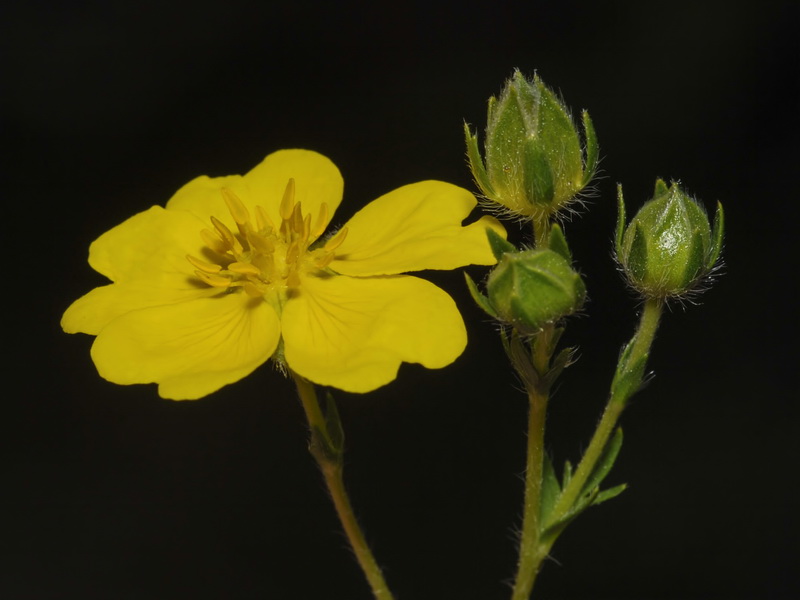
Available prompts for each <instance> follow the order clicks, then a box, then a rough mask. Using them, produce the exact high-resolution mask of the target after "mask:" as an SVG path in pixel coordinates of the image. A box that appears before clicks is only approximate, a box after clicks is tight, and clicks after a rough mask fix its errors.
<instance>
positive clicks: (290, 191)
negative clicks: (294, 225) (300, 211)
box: [280, 177, 294, 221]
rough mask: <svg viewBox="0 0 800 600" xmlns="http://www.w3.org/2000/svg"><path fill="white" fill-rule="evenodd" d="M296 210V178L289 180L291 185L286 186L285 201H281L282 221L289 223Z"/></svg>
mask: <svg viewBox="0 0 800 600" xmlns="http://www.w3.org/2000/svg"><path fill="white" fill-rule="evenodd" d="M293 209H294V178H293V177H290V178H289V183H287V184H286V189H285V190H284V192H283V200H281V206H280V215H281V219H283V220H284V221H288V220H289V218H290V217H291V216H292V210H293Z"/></svg>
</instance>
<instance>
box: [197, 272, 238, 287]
mask: <svg viewBox="0 0 800 600" xmlns="http://www.w3.org/2000/svg"><path fill="white" fill-rule="evenodd" d="M194 274H195V275H197V276H198V277H199V278H200V279H202V280H203V281H205V282H206V283H207V284H208V285H210V286H211V287H218V288H226V287H229V286H230V285H231V283H232V282H231V280H230V279H229V278H228V277H223V276H222V275H212V274H211V273H204V272H203V271H200V270H197V271H195V272H194Z"/></svg>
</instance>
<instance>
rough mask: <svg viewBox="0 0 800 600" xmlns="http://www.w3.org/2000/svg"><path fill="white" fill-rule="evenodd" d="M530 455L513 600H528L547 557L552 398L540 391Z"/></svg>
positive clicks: (533, 396)
mask: <svg viewBox="0 0 800 600" xmlns="http://www.w3.org/2000/svg"><path fill="white" fill-rule="evenodd" d="M528 399H529V400H530V407H529V411H528V453H527V467H526V469H525V508H524V513H523V517H522V535H521V537H520V544H519V563H518V564H517V576H516V578H515V580H514V590H513V592H512V594H511V598H512V600H527V598H529V597H530V595H531V590H532V589H533V582H534V581H535V580H536V574H537V573H538V571H539V566H540V565H541V562H542V559H543V558H544V557H543V556H539V550H540V544H539V533H540V532H541V524H540V523H539V517H540V512H541V497H542V474H543V465H544V425H545V413H546V411H547V401H548V394H547V393H544V394H542V393H540V392H538V391H537V390H536V389H530V390H529V391H528Z"/></svg>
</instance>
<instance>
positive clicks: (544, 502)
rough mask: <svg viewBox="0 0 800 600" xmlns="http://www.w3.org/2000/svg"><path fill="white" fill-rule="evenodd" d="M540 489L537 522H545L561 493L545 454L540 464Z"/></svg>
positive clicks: (551, 464)
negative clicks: (541, 468)
mask: <svg viewBox="0 0 800 600" xmlns="http://www.w3.org/2000/svg"><path fill="white" fill-rule="evenodd" d="M542 467H543V472H542V490H541V495H540V496H539V515H540V516H539V522H540V523H546V522H547V519H548V517H549V516H550V513H551V512H553V507H554V506H555V505H556V500H558V496H559V495H560V494H561V487H560V486H559V485H558V478H557V477H556V472H555V470H554V469H553V463H552V462H551V461H550V457H549V456H547V454H545V456H544V464H543V465H542Z"/></svg>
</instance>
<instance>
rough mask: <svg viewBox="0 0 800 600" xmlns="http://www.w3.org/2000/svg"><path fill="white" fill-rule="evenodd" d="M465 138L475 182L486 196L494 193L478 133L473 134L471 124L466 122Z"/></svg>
mask: <svg viewBox="0 0 800 600" xmlns="http://www.w3.org/2000/svg"><path fill="white" fill-rule="evenodd" d="M464 138H465V140H466V143H467V159H468V160H469V168H470V170H471V171H472V176H473V177H474V178H475V183H477V184H478V187H479V188H481V192H483V194H484V195H486V196H491V195H492V194H493V190H492V184H491V183H490V182H489V175H488V174H487V173H486V167H485V166H484V164H483V159H482V158H481V153H480V150H479V149H478V134H473V133H472V132H471V131H470V129H469V125H467V124H466V123H464Z"/></svg>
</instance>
